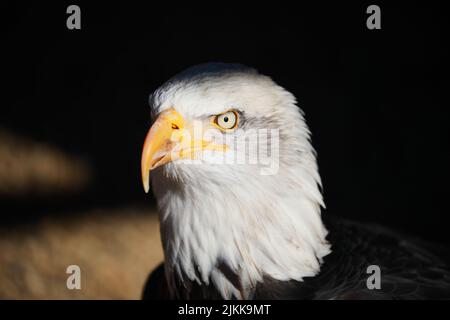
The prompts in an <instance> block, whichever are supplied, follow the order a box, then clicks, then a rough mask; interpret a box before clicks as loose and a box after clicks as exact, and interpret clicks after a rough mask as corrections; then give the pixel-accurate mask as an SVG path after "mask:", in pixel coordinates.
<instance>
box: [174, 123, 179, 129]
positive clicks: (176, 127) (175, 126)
mask: <svg viewBox="0 0 450 320" xmlns="http://www.w3.org/2000/svg"><path fill="white" fill-rule="evenodd" d="M172 129H173V130H178V129H180V127H178V126H177V125H176V124H175V123H172Z"/></svg>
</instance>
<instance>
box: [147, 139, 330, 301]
mask: <svg viewBox="0 0 450 320" xmlns="http://www.w3.org/2000/svg"><path fill="white" fill-rule="evenodd" d="M308 145H309V144H308ZM170 166H171V168H168V169H169V170H170V172H174V171H176V170H177V169H178V168H177V164H176V163H174V164H170ZM163 169H165V168H163ZM208 169H211V170H208ZM243 170H245V172H246V173H248V172H249V168H248V167H247V168H245V169H244V168H243ZM237 171H238V170H237ZM167 172H168V171H166V172H164V170H161V171H157V172H155V175H154V177H153V189H154V192H155V195H156V196H157V199H158V205H159V209H160V221H161V235H162V241H163V245H164V253H165V269H166V276H167V279H168V283H169V287H170V288H171V290H172V294H175V285H174V281H175V277H177V278H178V279H181V280H182V281H185V280H190V281H195V282H197V283H199V284H205V285H208V284H212V285H213V286H214V287H215V288H216V289H217V290H218V292H219V293H220V294H221V295H222V297H223V298H225V299H229V298H232V297H235V298H238V299H241V298H242V299H247V298H251V296H252V294H253V292H254V288H255V285H256V284H257V283H258V282H261V281H262V280H263V277H265V276H267V277H271V278H273V279H276V280H282V281H285V280H297V281H301V280H302V278H303V277H310V276H314V275H316V274H317V273H318V272H319V270H320V263H321V262H322V257H324V256H325V255H327V254H328V253H330V245H329V244H328V243H327V241H326V240H325V237H326V234H327V231H326V229H325V227H324V226H323V224H322V221H321V218H320V205H321V204H322V197H321V194H320V191H319V190H318V186H317V179H320V178H318V174H317V168H316V162H315V159H314V155H313V152H312V150H307V152H306V153H303V155H302V161H301V162H299V163H298V165H297V166H295V167H292V165H291V166H290V167H288V166H287V165H283V164H280V172H279V173H278V174H277V175H274V176H260V175H258V176H256V175H257V174H256V173H255V179H247V180H245V181H241V180H242V179H241V180H239V181H238V180H237V178H238V177H239V172H237V173H236V174H235V175H233V174H231V175H228V179H227V180H226V181H224V180H223V175H220V177H221V180H220V183H218V182H217V180H216V179H215V177H214V173H215V172H217V165H215V166H211V167H210V168H209V167H206V166H205V165H202V170H198V168H196V167H195V165H193V166H192V167H189V166H186V167H184V168H183V170H180V171H179V172H177V175H178V176H177V180H175V179H167V176H164V175H165V174H167ZM235 172H236V170H235ZM180 181H183V183H179V182H180ZM186 181H189V182H188V183H186ZM319 183H320V181H319ZM219 263H226V264H227V266H228V267H229V268H230V269H231V270H232V271H233V272H234V273H235V274H236V275H238V278H239V279H240V281H241V288H242V289H241V290H239V288H236V287H235V285H233V284H232V283H231V282H230V281H229V280H228V279H227V278H226V276H225V275H224V274H223V273H222V271H221V269H219Z"/></svg>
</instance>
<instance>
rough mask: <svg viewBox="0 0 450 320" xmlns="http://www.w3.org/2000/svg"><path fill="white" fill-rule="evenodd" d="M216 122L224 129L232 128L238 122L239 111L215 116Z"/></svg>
mask: <svg viewBox="0 0 450 320" xmlns="http://www.w3.org/2000/svg"><path fill="white" fill-rule="evenodd" d="M213 120H214V121H213V122H214V124H215V125H216V126H217V127H219V129H222V130H232V129H234V128H236V126H237V124H238V113H237V112H236V111H234V110H230V111H227V112H225V113H222V114H219V115H216V116H214V119H213Z"/></svg>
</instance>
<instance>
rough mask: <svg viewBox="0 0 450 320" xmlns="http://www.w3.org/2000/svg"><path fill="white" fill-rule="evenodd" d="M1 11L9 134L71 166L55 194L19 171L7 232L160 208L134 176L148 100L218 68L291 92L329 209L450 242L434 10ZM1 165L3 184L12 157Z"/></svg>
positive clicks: (442, 75)
mask: <svg viewBox="0 0 450 320" xmlns="http://www.w3.org/2000/svg"><path fill="white" fill-rule="evenodd" d="M69 4H78V5H80V7H81V25H82V28H81V30H68V29H67V28H66V19H67V17H68V15H67V14H66V8H67V6H68V5H69ZM370 4H378V5H380V7H381V26H382V29H381V30H368V29H367V27H366V19H367V17H368V16H369V15H368V14H366V8H367V6H368V5H370ZM200 9H201V10H200ZM205 9H207V10H205ZM1 13H2V14H1V21H2V24H3V25H4V26H3V27H2V28H1V33H2V38H1V42H2V43H1V52H2V56H3V57H2V59H1V65H2V66H1V77H2V78H3V81H2V83H3V84H2V91H3V93H2V99H1V100H2V102H1V109H0V130H1V131H0V133H2V134H3V137H5V136H6V137H9V138H5V139H6V140H7V141H11V139H12V141H25V142H23V146H22V147H23V149H27V148H28V147H27V146H28V145H30V144H31V145H35V144H38V145H45V146H49V148H52V150H53V151H54V152H56V153H61V155H60V156H61V157H63V158H64V157H66V158H67V159H66V160H67V161H66V162H67V163H66V164H65V167H64V168H63V169H61V170H62V171H63V173H61V175H60V176H62V178H61V177H60V176H59V178H57V179H56V180H57V182H55V183H54V184H53V185H52V186H53V189H52V188H50V187H49V188H48V189H49V190H50V191H49V192H47V193H45V192H40V191H39V190H40V189H41V187H40V184H39V182H36V183H35V184H34V185H33V186H32V187H30V186H29V184H30V183H29V182H28V180H27V179H28V178H27V177H28V176H27V175H26V174H22V180H23V183H22V184H23V186H22V187H21V186H15V187H14V188H13V189H14V190H16V191H15V192H8V190H11V188H12V187H10V186H8V185H6V186H5V187H4V188H3V190H4V191H3V192H0V201H1V207H0V225H4V226H10V225H18V224H28V223H30V222H31V223H33V221H39V219H41V217H43V216H47V215H52V214H55V213H57V212H60V211H64V212H65V214H66V215H68V216H70V215H76V214H77V212H83V210H88V209H89V208H93V207H102V208H118V207H121V206H128V205H130V204H131V205H137V206H147V205H149V206H152V205H153V204H154V203H153V198H152V197H151V196H147V195H145V194H144V192H143V190H142V186H141V182H140V171H139V164H140V152H141V146H142V143H143V139H144V136H145V134H146V132H147V130H148V127H149V108H148V102H147V100H148V95H149V94H150V93H151V92H152V91H153V90H154V89H156V88H157V87H158V86H159V85H160V84H161V83H162V82H164V81H165V80H167V79H168V78H169V77H170V76H172V75H174V74H175V73H177V72H179V71H181V70H183V69H184V68H187V67H189V66H192V65H195V64H198V63H202V62H208V61H223V62H239V63H243V64H247V65H250V66H253V67H255V68H257V69H258V70H259V71H260V72H262V73H264V74H267V75H269V76H271V77H272V78H273V79H274V80H275V81H276V82H278V83H279V84H281V85H282V86H284V87H286V88H287V89H288V90H290V91H291V92H293V93H294V94H295V95H296V96H297V98H298V100H299V105H300V106H301V108H302V109H303V110H304V111H305V112H306V117H307V121H308V124H309V126H310V128H311V131H312V133H313V137H312V138H313V145H314V146H315V148H316V149H317V152H318V156H319V157H318V161H319V166H320V173H321V175H322V179H323V183H324V195H325V202H326V205H327V211H326V212H327V213H329V214H335V215H340V216H343V217H348V218H352V219H358V220H362V221H375V222H379V223H382V224H384V225H387V226H391V227H394V228H396V229H399V230H402V231H405V232H407V233H410V234H412V235H416V236H420V237H423V238H425V239H428V240H433V241H439V242H441V243H444V244H449V243H450V237H449V235H448V234H449V233H448V231H447V230H448V222H449V221H450V220H449V218H448V214H449V210H448V205H447V203H446V201H447V198H448V196H449V193H448V191H449V188H448V181H449V178H450V176H449V163H450V161H449V160H450V157H449V156H450V154H449V151H450V149H449V136H450V135H449V125H448V123H449V120H450V119H449V103H448V92H449V91H448V90H449V86H448V73H446V72H445V71H444V64H446V63H447V60H448V57H449V48H448V34H447V33H444V30H445V29H446V28H447V27H448V21H449V20H448V17H447V15H448V13H447V12H446V11H444V10H443V8H442V7H441V6H440V5H439V4H436V3H435V4H430V3H429V2H426V5H425V2H424V3H423V5H415V4H411V3H408V4H407V5H406V4H402V5H400V4H399V5H398V6H393V5H392V4H391V5H386V4H380V3H370V2H368V3H360V4H343V3H339V4H333V5H331V4H321V5H318V6H306V5H299V6H296V7H292V8H287V7H284V8H281V6H280V7H277V6H276V5H271V6H265V5H263V4H260V5H258V6H255V7H254V8H252V10H249V8H243V7H231V5H230V6H227V5H226V4H225V3H221V4H219V5H218V6H217V7H215V8H213V7H208V8H206V7H203V8H198V7H189V8H181V7H177V6H176V5H175V4H173V5H172V6H170V7H164V8H163V7H157V6H155V5H151V4H148V5H143V4H138V3H131V2H121V3H118V4H112V3H96V4H94V3H92V2H91V3H84V2H83V3H77V2H74V3H69V2H60V3H57V4H56V3H55V4H43V3H41V2H39V3H30V4H25V3H21V4H20V5H19V4H2V5H1ZM11 137H13V138H11ZM0 138H1V136H0ZM8 139H9V140H8ZM15 139H16V140H15ZM17 139H18V140H17ZM16 145H20V143H16V142H13V143H12V146H16ZM8 150H9V151H8V152H9V153H8V154H9V156H10V157H12V158H13V159H15V158H16V157H15V156H14V150H13V151H11V150H10V149H8ZM22 151H23V150H22ZM23 152H25V151H23ZM23 152H22V153H21V154H23ZM11 153H12V155H11ZM0 155H1V154H0ZM24 157H25V158H28V156H26V152H25V156H24ZM0 161H1V159H0ZM41 161H43V162H44V163H46V162H47V160H46V158H45V157H44V158H42V159H41ZM48 161H50V160H48ZM28 162H30V161H28ZM31 162H33V163H34V161H31ZM60 162H61V161H60ZM7 163H9V165H4V168H6V169H5V170H6V172H7V173H10V172H11V171H10V169H9V168H10V167H9V166H13V165H14V163H15V161H11V160H10V161H9V162H7ZM29 165H30V166H32V165H33V164H29ZM72 167H73V168H74V169H73V170H72V169H71V168H72ZM75 168H77V170H78V171H75ZM18 170H19V171H21V170H22V168H21V166H19V169H18ZM30 170H32V169H30ZM36 170H38V171H39V169H36ZM48 171H49V172H52V170H51V168H50V169H49V170H48ZM77 172H78V173H77ZM31 175H32V176H33V177H35V176H36V174H31ZM42 175H43V176H44V177H45V176H47V174H46V173H45V172H44V173H43V174H42ZM7 176H8V174H4V177H3V180H4V181H7V183H10V184H14V183H16V184H17V181H18V180H17V179H16V178H10V179H9V180H12V182H11V181H10V182H8V178H7ZM80 176H81V178H80ZM77 177H78V178H79V179H78V180H79V181H78V180H77ZM64 179H66V180H64ZM22 180H21V181H22ZM35 180H39V179H38V178H35ZM44 180H45V179H44ZM76 180H77V181H78V182H77V183H75V186H71V184H72V183H71V181H76ZM64 181H66V182H64ZM0 184H1V181H0ZM21 188H22V189H21ZM0 190H2V189H0ZM5 190H6V191H5Z"/></svg>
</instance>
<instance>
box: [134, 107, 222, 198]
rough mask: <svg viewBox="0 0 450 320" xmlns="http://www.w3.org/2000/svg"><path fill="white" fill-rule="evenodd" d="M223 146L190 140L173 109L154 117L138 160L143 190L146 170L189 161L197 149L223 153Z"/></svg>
mask: <svg viewBox="0 0 450 320" xmlns="http://www.w3.org/2000/svg"><path fill="white" fill-rule="evenodd" d="M226 149H227V146H226V145H214V144H212V143H211V142H209V141H205V140H203V139H200V140H193V139H192V140H191V135H190V132H189V130H187V128H186V123H185V120H184V119H183V117H182V116H181V115H180V114H179V113H178V112H177V111H176V110H175V109H172V108H171V109H167V110H165V111H163V112H161V114H160V115H159V116H158V118H157V119H156V121H155V122H154V123H153V125H152V127H151V128H150V130H149V132H148V134H147V137H146V138H145V142H144V147H143V150H142V158H141V175H142V184H143V186H144V190H145V192H146V193H147V192H148V191H149V189H150V171H151V170H153V169H156V168H157V167H160V166H162V165H164V164H166V163H169V162H171V161H175V160H177V159H192V158H193V156H194V154H195V153H196V152H198V151H201V150H219V151H226Z"/></svg>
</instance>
